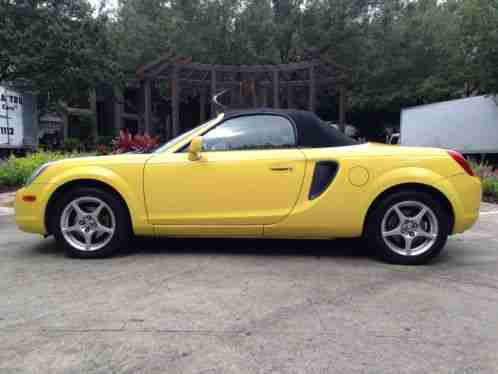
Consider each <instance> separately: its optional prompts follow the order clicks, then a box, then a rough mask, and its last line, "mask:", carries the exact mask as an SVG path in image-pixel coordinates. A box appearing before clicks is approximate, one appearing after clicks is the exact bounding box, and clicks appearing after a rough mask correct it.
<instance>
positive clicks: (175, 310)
mask: <svg viewBox="0 0 498 374" xmlns="http://www.w3.org/2000/svg"><path fill="white" fill-rule="evenodd" d="M364 252H365V251H364V250H363V249H362V247H361V244H360V243H358V242H357V241H330V242H329V241H257V240H247V241H243V240H138V241H136V242H135V243H134V244H133V250H132V251H131V252H130V253H126V254H123V255H121V256H118V257H115V258H111V259H105V260H73V259H68V258H66V257H64V255H63V254H62V253H61V252H59V251H58V250H57V249H56V248H55V245H54V241H53V239H46V240H44V239H42V238H41V237H38V236H32V235H28V234H23V233H21V232H19V231H17V230H16V228H15V225H14V219H13V217H12V216H11V215H6V216H1V217H0V373H2V374H3V373H167V374H170V373H379V374H380V373H382V374H384V373H455V374H457V373H458V374H471V373H497V372H498V206H492V205H485V206H484V207H483V215H482V216H481V219H480V221H479V222H478V224H477V225H476V227H475V228H474V229H473V230H472V231H470V232H469V233H466V234H464V235H458V236H455V237H453V238H451V239H450V241H449V243H448V245H447V248H446V251H445V252H444V254H443V255H442V256H441V257H440V258H439V259H438V261H437V262H435V263H433V264H432V265H430V266H422V267H402V266H392V265H386V264H383V263H380V262H377V261H375V260H372V259H371V258H369V257H368V256H367V255H366V254H365V253H364Z"/></svg>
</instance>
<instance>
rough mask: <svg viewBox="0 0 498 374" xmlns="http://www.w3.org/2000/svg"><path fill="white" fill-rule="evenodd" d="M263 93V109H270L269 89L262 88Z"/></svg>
mask: <svg viewBox="0 0 498 374" xmlns="http://www.w3.org/2000/svg"><path fill="white" fill-rule="evenodd" d="M261 90H262V93H263V103H262V105H263V107H264V108H266V107H268V88H267V87H266V86H263V87H261Z"/></svg>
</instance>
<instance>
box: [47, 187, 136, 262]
mask: <svg viewBox="0 0 498 374" xmlns="http://www.w3.org/2000/svg"><path fill="white" fill-rule="evenodd" d="M128 217H129V215H128V211H127V209H126V207H125V206H123V203H122V202H121V201H120V199H118V198H117V197H116V196H115V195H114V194H112V193H109V192H107V191H104V190H100V189H96V188H86V187H82V188H76V189H74V190H71V191H69V193H67V194H65V195H64V196H63V197H62V198H61V199H60V200H59V201H58V202H57V203H56V206H55V211H54V214H53V217H52V221H51V225H52V230H53V233H54V236H55V238H56V240H57V242H58V243H59V244H61V246H62V247H63V249H64V250H65V252H66V253H67V254H68V255H69V256H71V257H80V258H96V257H106V256H109V255H111V254H113V253H115V252H116V251H117V250H118V249H120V248H121V247H123V246H124V245H125V244H126V243H127V242H128V239H129V237H130V233H131V227H130V226H131V225H130V223H129V218H128Z"/></svg>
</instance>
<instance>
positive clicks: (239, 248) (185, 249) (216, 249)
mask: <svg viewBox="0 0 498 374" xmlns="http://www.w3.org/2000/svg"><path fill="white" fill-rule="evenodd" d="M31 250H32V251H33V252H35V253H38V254H43V255H53V256H64V253H63V251H62V250H61V249H59V247H58V246H57V245H56V242H55V240H54V239H53V238H52V237H51V238H47V239H45V240H43V241H40V242H39V243H37V244H36V245H34V246H32V247H31ZM158 254H164V255H165V256H167V255H168V254H198V255H203V254H205V255H212V254H218V255H219V254H225V255H255V256H289V255H293V256H315V257H345V258H367V257H369V256H370V251H369V249H368V248H367V246H366V245H365V243H364V242H363V241H361V240H360V239H336V240H281V239H212V238H204V239H191V238H182V239H171V238H144V237H138V238H135V239H134V240H133V241H132V242H131V243H130V245H129V246H128V248H125V249H123V250H121V251H119V252H118V253H117V254H116V255H115V256H114V257H124V256H147V255H158Z"/></svg>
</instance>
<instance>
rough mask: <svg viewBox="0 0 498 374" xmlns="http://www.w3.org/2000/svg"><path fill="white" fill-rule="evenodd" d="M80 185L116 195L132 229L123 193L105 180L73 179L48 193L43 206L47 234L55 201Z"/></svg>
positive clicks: (129, 213) (130, 216) (130, 217)
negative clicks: (48, 195)
mask: <svg viewBox="0 0 498 374" xmlns="http://www.w3.org/2000/svg"><path fill="white" fill-rule="evenodd" d="M81 187H88V188H98V189H101V190H104V191H107V192H109V193H111V194H113V195H114V196H116V197H117V198H118V199H119V200H120V201H121V203H122V204H123V206H124V207H125V208H126V211H127V212H128V217H127V218H128V220H129V223H130V227H131V228H132V229H133V225H132V215H131V212H130V207H129V206H128V204H127V202H126V200H125V199H124V197H123V195H122V194H121V193H120V192H119V191H118V190H116V189H115V188H114V187H112V186H111V185H109V184H107V183H105V182H102V181H100V180H96V179H74V180H71V181H68V182H66V183H64V184H62V185H60V186H58V187H57V189H55V191H54V192H53V193H52V194H51V195H50V198H49V200H48V202H47V206H46V208H45V217H44V222H45V227H46V230H47V233H48V234H52V233H53V230H52V227H51V225H50V216H51V212H52V211H53V209H54V208H55V205H56V203H57V201H58V200H59V199H60V198H61V196H63V195H64V194H65V193H67V192H69V191H70V190H72V189H75V188H81Z"/></svg>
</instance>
